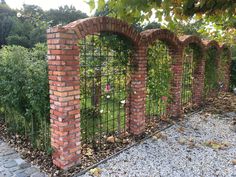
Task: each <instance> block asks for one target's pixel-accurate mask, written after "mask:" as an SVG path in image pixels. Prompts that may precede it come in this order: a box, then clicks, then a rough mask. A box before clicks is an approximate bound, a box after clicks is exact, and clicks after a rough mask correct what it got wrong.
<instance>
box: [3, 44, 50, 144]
mask: <svg viewBox="0 0 236 177" xmlns="http://www.w3.org/2000/svg"><path fill="white" fill-rule="evenodd" d="M46 51H47V49H46V46H45V45H44V44H37V45H36V46H35V47H34V48H32V49H26V48H24V47H21V46H5V47H3V48H2V49H1V50H0V73H1V75H0V107H1V108H3V109H2V110H3V111H4V113H5V123H6V125H7V127H8V130H9V131H11V132H13V133H18V134H24V135H26V136H27V138H30V140H31V142H32V144H33V145H34V146H36V147H38V148H48V147H49V144H50V143H49V91H48V90H49V88H48V74H47V60H46Z"/></svg>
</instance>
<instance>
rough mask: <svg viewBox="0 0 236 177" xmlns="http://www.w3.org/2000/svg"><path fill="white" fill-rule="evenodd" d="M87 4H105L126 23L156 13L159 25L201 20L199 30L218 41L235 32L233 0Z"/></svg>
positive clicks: (102, 2)
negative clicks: (160, 23)
mask: <svg viewBox="0 0 236 177" xmlns="http://www.w3.org/2000/svg"><path fill="white" fill-rule="evenodd" d="M96 2H98V4H97V6H96V5H95V4H96ZM89 4H90V7H91V9H94V8H95V7H98V9H103V7H104V6H108V8H109V9H110V12H111V13H110V14H109V15H110V16H115V17H118V18H120V19H124V20H126V21H128V22H129V23H137V22H144V21H149V20H150V19H151V17H153V16H155V20H157V21H158V22H162V24H165V25H162V26H165V27H167V28H169V29H171V30H176V27H177V26H178V25H181V23H182V22H184V23H182V26H186V24H193V23H195V22H197V21H199V20H200V21H201V23H202V26H199V29H198V32H199V33H201V34H203V35H205V36H209V35H208V34H210V35H211V36H212V37H213V38H216V39H217V40H221V41H224V40H225V41H226V40H227V42H228V41H229V40H230V42H232V43H233V42H234V36H235V34H236V30H235V28H236V17H235V15H234V14H235V13H236V2H235V1H234V0H224V1H222V0H207V1H206V0H140V1H137V0H122V1H117V0H109V1H107V2H106V3H105V0H99V1H95V0H89ZM124 7H125V8H124ZM163 21H164V22H166V23H163ZM183 24H184V25H183ZM229 32H230V34H229Z"/></svg>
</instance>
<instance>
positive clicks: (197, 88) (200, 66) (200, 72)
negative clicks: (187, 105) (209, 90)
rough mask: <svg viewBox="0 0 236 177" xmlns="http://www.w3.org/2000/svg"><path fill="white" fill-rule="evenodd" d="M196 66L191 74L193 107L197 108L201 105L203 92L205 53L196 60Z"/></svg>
mask: <svg viewBox="0 0 236 177" xmlns="http://www.w3.org/2000/svg"><path fill="white" fill-rule="evenodd" d="M197 60H198V61H197V66H196V68H195V70H194V72H193V92H192V93H193V96H192V100H193V107H194V108H198V107H199V106H201V105H202V101H203V100H202V99H203V94H204V93H203V91H204V73H205V52H204V53H203V54H202V56H201V58H198V59H197Z"/></svg>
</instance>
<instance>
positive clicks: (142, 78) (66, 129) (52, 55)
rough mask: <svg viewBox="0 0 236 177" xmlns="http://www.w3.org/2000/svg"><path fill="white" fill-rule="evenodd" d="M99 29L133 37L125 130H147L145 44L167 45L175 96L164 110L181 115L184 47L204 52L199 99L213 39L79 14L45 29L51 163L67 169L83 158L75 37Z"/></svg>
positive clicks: (198, 73) (196, 89)
mask: <svg viewBox="0 0 236 177" xmlns="http://www.w3.org/2000/svg"><path fill="white" fill-rule="evenodd" d="M99 32H113V33H116V34H118V35H123V36H125V37H127V39H129V40H131V41H132V43H133V46H134V51H133V55H132V56H133V58H132V62H133V66H135V67H134V68H133V69H132V72H131V81H130V87H131V89H130V90H131V91H130V93H129V94H130V95H129V96H128V100H127V103H128V104H127V105H129V106H127V108H126V110H127V115H126V116H127V117H126V119H127V125H128V127H129V131H130V133H132V134H134V135H141V134H142V133H143V132H144V130H145V106H146V105H145V102H146V101H145V99H146V79H147V49H148V47H149V46H150V45H152V44H153V43H154V42H155V41H156V40H161V41H163V42H165V43H166V44H167V46H168V48H169V53H170V56H171V58H172V66H171V71H172V72H173V79H172V81H171V95H172V99H173V101H172V103H171V104H170V105H169V106H168V107H169V109H168V110H169V114H170V115H171V116H172V117H175V118H178V117H182V111H181V109H182V108H181V81H182V61H183V51H184V47H186V46H187V45H189V44H190V43H194V44H196V45H198V46H199V48H200V49H201V50H200V51H201V52H202V55H201V56H202V57H201V58H199V60H200V62H199V64H198V66H197V69H196V71H194V76H193V77H194V78H195V79H194V86H193V88H194V89H193V102H194V103H195V104H196V105H200V104H201V102H202V94H203V87H204V68H205V50H206V49H207V48H208V47H209V46H211V45H216V44H215V43H216V42H215V41H214V42H212V41H210V42H209V41H208V42H206V41H204V42H202V41H201V39H199V38H198V37H196V36H182V37H179V38H178V37H177V36H176V35H175V34H174V33H172V32H171V31H168V30H160V29H158V30H157V29H153V30H147V31H144V32H142V33H138V32H137V31H135V29H134V28H132V27H131V26H129V25H128V24H127V23H125V22H123V21H120V20H117V19H114V18H110V17H93V18H87V19H82V20H77V21H75V22H72V23H70V24H68V25H66V26H63V27H62V26H57V27H53V28H50V29H49V30H47V43H48V68H49V85H50V107H51V110H50V118H51V144H52V147H53V163H54V164H55V165H57V166H58V167H60V168H62V169H68V168H69V167H72V166H74V165H76V164H78V163H80V160H81V144H80V139H81V133H80V99H79V98H80V78H79V62H80V58H79V47H78V46H77V43H78V40H80V39H82V38H84V37H86V36H87V35H91V34H96V33H99ZM217 45H218V43H217ZM224 47H225V46H224ZM222 48H223V46H222ZM220 51H222V50H220ZM217 61H218V60H217ZM229 64H230V60H229ZM228 68H229V67H228ZM228 68H227V71H225V73H226V78H227V79H229V72H228ZM227 83H228V81H227ZM227 87H228V84H227Z"/></svg>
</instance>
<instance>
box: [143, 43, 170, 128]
mask: <svg viewBox="0 0 236 177" xmlns="http://www.w3.org/2000/svg"><path fill="white" fill-rule="evenodd" d="M147 61H148V62H147V63H148V64H147V97H146V117H147V121H148V122H149V123H152V124H154V123H157V122H158V120H159V119H167V118H168V116H169V115H168V112H167V108H168V104H169V103H170V102H171V94H170V89H171V80H172V71H171V64H172V59H171V56H170V52H169V49H168V46H167V44H166V43H164V42H162V41H159V40H157V41H156V42H154V43H153V44H152V45H151V46H150V47H149V48H148V55H147Z"/></svg>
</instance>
